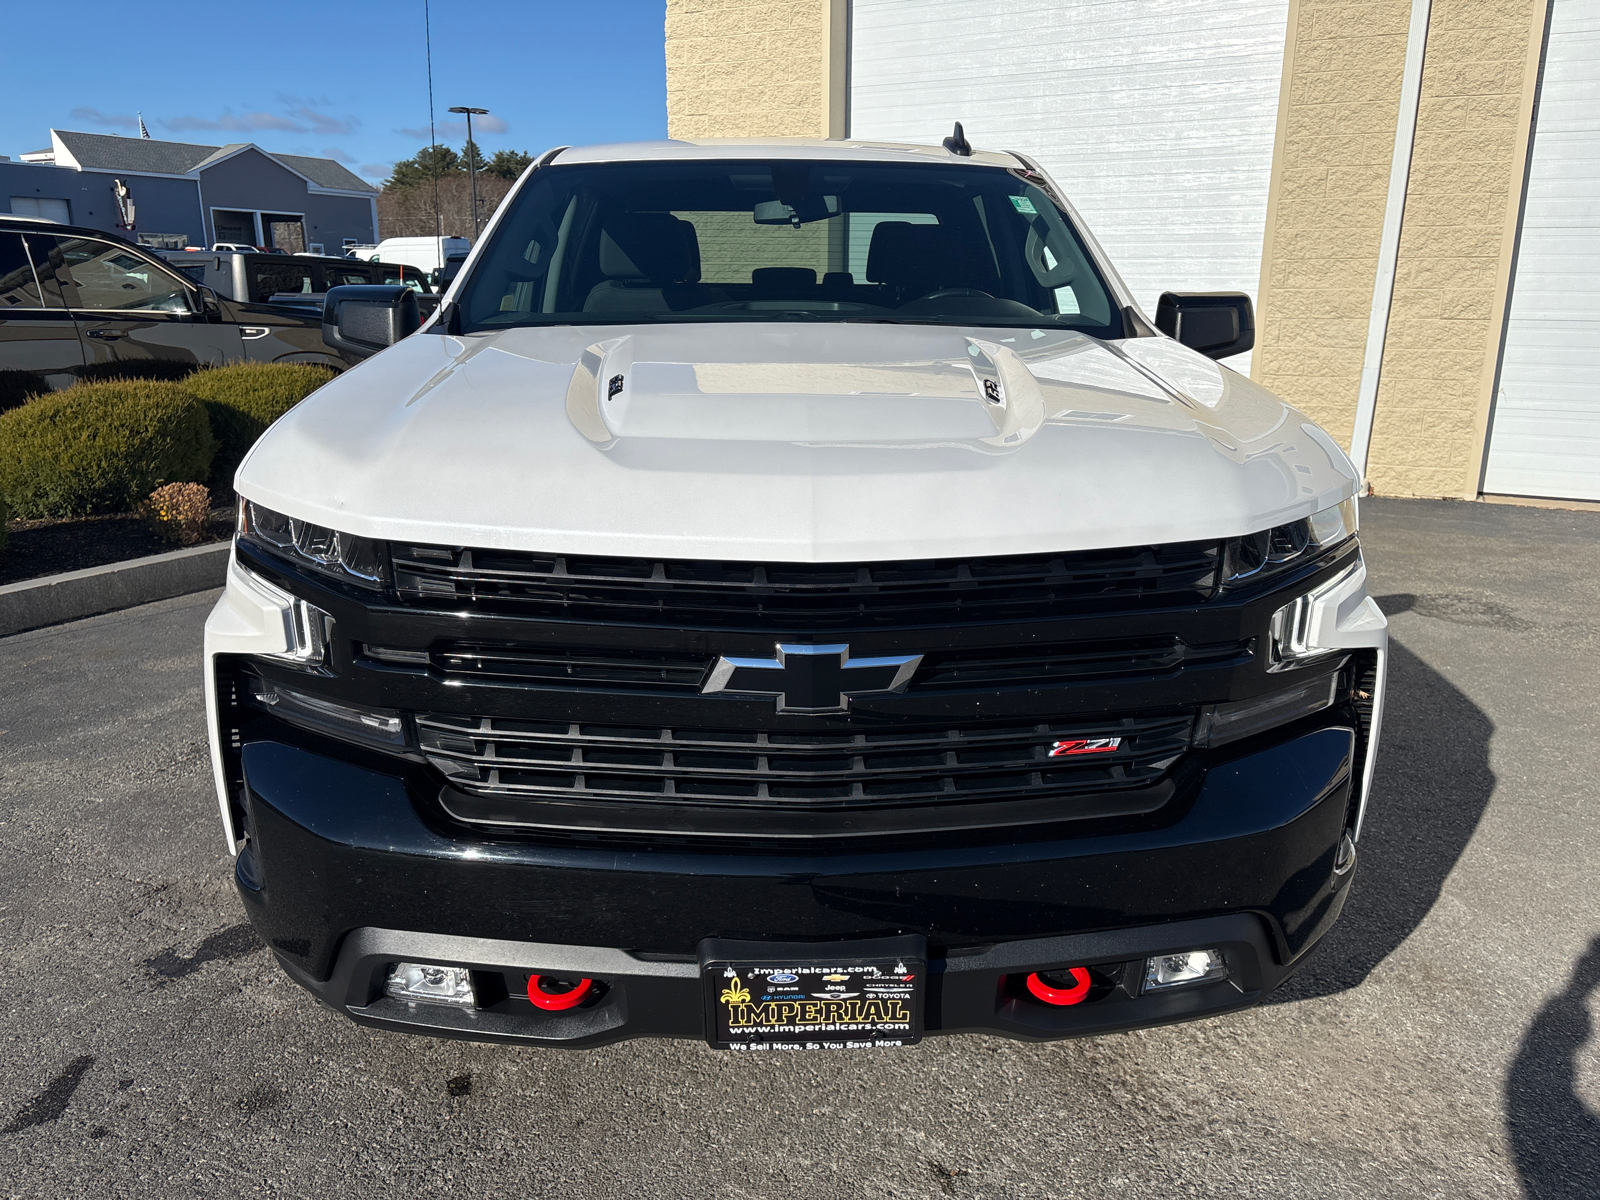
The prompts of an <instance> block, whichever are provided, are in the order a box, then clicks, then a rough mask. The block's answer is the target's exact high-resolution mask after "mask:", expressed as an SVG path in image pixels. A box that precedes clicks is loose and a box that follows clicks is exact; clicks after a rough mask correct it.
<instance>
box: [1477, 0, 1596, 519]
mask: <svg viewBox="0 0 1600 1200" xmlns="http://www.w3.org/2000/svg"><path fill="white" fill-rule="evenodd" d="M1483 490H1484V491H1486V492H1490V493H1497V494H1500V495H1509V496H1543V497H1551V498H1557V499H1568V500H1600V0H1554V3H1553V6H1552V12H1551V16H1550V36H1549V41H1548V43H1547V44H1546V46H1545V61H1544V79H1543V82H1542V84H1541V86H1540V90H1539V106H1538V110H1537V112H1536V114H1535V117H1534V131H1533V157H1532V161H1531V163H1530V165H1529V171H1528V190H1527V200H1526V203H1525V205H1524V207H1523V215H1522V232H1521V237H1520V239H1519V241H1518V246H1517V268H1516V276H1515V279H1514V281H1513V283H1512V291H1511V307H1510V313H1509V317H1508V320H1507V322H1506V341H1505V351H1504V354H1503V356H1502V358H1501V360H1500V386H1499V389H1498V391H1497V393H1496V396H1495V407H1494V424H1493V426H1492V427H1491V430H1490V437H1489V456H1488V463H1487V466H1486V469H1485V471H1484V481H1483Z"/></svg>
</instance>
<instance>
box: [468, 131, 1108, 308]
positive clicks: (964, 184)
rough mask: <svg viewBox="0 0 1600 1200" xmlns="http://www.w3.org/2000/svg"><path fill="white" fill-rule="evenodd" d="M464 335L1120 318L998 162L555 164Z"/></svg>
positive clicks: (496, 256) (498, 245)
mask: <svg viewBox="0 0 1600 1200" xmlns="http://www.w3.org/2000/svg"><path fill="white" fill-rule="evenodd" d="M460 319H461V329H462V331H463V332H473V331H476V330H490V329H501V328H505V327H508V326H513V325H571V324H582V325H594V324H605V323H616V324H624V323H627V324H632V323H636V322H659V321H780V320H802V321H819V320H820V321H893V322H915V323H919V324H944V325H969V326H970V325H997V326H1010V327H1018V326H1021V327H1029V326H1033V327H1066V328H1072V329H1080V330H1083V331H1084V332H1086V333H1091V334H1096V335H1099V336H1113V337H1120V336H1122V316H1121V313H1120V311H1119V310H1118V309H1117V307H1116V305H1115V304H1114V303H1113V301H1112V299H1111V297H1110V294H1109V292H1108V290H1107V288H1106V286H1105V284H1104V283H1103V282H1102V280H1101V278H1100V276H1099V274H1098V272H1096V270H1095V269H1094V266H1093V265H1092V264H1091V262H1090V260H1089V256H1088V255H1087V254H1086V253H1085V252H1084V249H1083V245H1082V243H1081V242H1080V241H1079V239H1078V237H1077V235H1076V233H1074V231H1073V229H1072V227H1071V225H1070V224H1069V223H1068V221H1067V218H1066V216H1065V214H1063V213H1062V212H1061V210H1060V209H1058V208H1057V207H1056V206H1055V204H1054V203H1052V202H1051V200H1050V198H1049V196H1048V195H1046V194H1045V193H1044V192H1043V191H1041V190H1040V189H1039V188H1037V187H1035V186H1034V185H1033V184H1031V183H1029V182H1027V181H1026V180H1025V179H1024V178H1022V177H1021V175H1020V173H1016V172H1012V171H1008V170H1003V169H1001V168H998V167H993V168H991V167H978V166H943V165H939V164H927V165H922V164H915V165H903V166H902V165H892V164H881V163H853V162H830V161H788V162H784V161H777V162H761V161H733V162H635V163H602V164H594V165H581V166H565V167H563V166H554V167H546V168H544V169H542V170H540V171H538V172H537V173H536V174H535V175H534V176H533V178H532V179H531V180H529V182H528V185H527V186H526V187H525V188H524V189H523V190H522V191H521V192H520V193H519V194H518V196H517V198H516V200H515V202H514V206H513V207H512V209H511V210H510V211H509V212H508V213H507V214H506V215H505V217H504V219H503V220H502V221H501V223H500V225H499V227H498V229H497V230H496V231H495V234H494V238H493V240H492V241H491V242H490V244H489V245H488V246H487V247H486V248H485V253H484V256H483V259H482V261H481V262H479V263H478V265H477V266H476V267H475V268H474V270H473V272H472V274H471V276H470V277H469V278H468V279H467V281H466V283H465V284H464V286H463V292H462V296H461V301H460Z"/></svg>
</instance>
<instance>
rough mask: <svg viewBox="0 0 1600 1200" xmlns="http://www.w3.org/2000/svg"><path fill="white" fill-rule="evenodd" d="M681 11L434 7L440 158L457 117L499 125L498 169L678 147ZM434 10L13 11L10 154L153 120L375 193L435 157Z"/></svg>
mask: <svg viewBox="0 0 1600 1200" xmlns="http://www.w3.org/2000/svg"><path fill="white" fill-rule="evenodd" d="M665 7H666V6H665V2H664V0H602V2H599V3H595V2H590V3H553V2H551V0H523V2H522V3H516V2H508V0H473V2H472V3H462V2H458V0H431V2H430V4H429V11H430V13H431V15H432V26H433V94H434V111H435V115H436V118H437V128H438V136H439V140H440V141H441V142H444V143H447V144H450V145H454V146H455V147H456V148H457V149H459V148H460V146H461V143H462V141H463V131H462V130H461V128H460V127H459V125H458V124H457V122H459V118H457V117H452V116H450V114H449V113H447V112H446V111H445V110H446V109H448V108H449V107H450V106H452V105H471V106H472V107H474V108H487V109H489V110H490V112H491V113H492V114H493V115H492V116H491V117H490V118H487V119H484V118H474V119H473V136H474V137H475V139H476V140H477V142H478V144H479V145H480V146H482V147H483V149H484V152H485V153H486V154H488V153H493V152H494V151H495V150H498V149H502V148H505V149H513V150H527V151H529V152H532V153H535V154H536V153H538V152H539V151H540V150H544V149H547V148H549V147H550V146H556V145H562V144H568V145H581V144H584V143H589V142H607V141H622V140H630V139H635V138H658V137H665V136H666V127H667V110H666V77H665V75H666V72H665V65H664V61H663V51H662V23H663V20H664V18H665ZM422 10H423V3H422V0H389V2H376V0H324V2H323V3H306V2H304V0H274V3H272V4H269V5H264V6H245V7H243V8H238V7H235V8H229V7H227V6H221V7H219V6H218V5H217V4H215V3H214V2H213V3H206V4H201V3H195V2H192V0H164V2H163V3H161V4H159V5H147V6H143V7H139V6H135V7H133V8H130V7H129V6H128V5H127V4H125V3H119V4H111V3H105V2H103V0H79V2H78V3H76V4H72V5H70V6H69V7H67V8H64V7H63V6H62V5H61V4H59V3H56V4H41V3H33V4H24V3H21V2H20V0H19V2H17V3H13V4H9V5H7V6H6V19H5V25H6V30H5V40H6V42H7V44H8V45H10V47H11V49H12V51H13V53H11V54H8V55H6V75H7V81H6V82H7V86H6V103H5V104H4V105H0V154H7V155H10V156H11V157H12V158H15V157H16V156H17V155H18V154H21V153H23V152H25V151H28V150H37V149H39V148H40V147H43V146H47V145H49V143H50V133H49V131H50V129H51V128H52V127H54V128H56V129H80V130H86V131H88V132H91V133H119V134H133V135H135V136H136V135H137V132H138V130H137V128H136V127H135V125H134V116H135V114H136V113H139V112H142V113H143V114H144V120H145V124H146V125H148V126H149V128H150V135H151V136H152V137H156V138H164V139H167V140H170V141H179V142H201V143H205V144H208V145H221V144H223V143H225V142H255V143H256V144H257V145H259V146H262V147H264V148H265V149H267V150H278V151H282V152H283V153H286V154H319V155H327V156H328V157H331V158H337V159H338V160H339V161H341V162H343V163H345V164H346V165H347V166H349V167H350V168H351V169H352V170H354V171H356V172H358V173H359V174H362V175H363V176H365V177H367V178H369V179H372V180H373V181H374V182H376V181H378V180H381V179H382V178H383V176H384V175H385V174H386V173H387V171H388V167H389V164H390V163H392V162H394V161H395V160H396V159H400V158H407V157H409V156H411V155H412V154H414V153H416V151H417V150H418V148H420V147H421V146H425V145H427V142H428V84H427V73H426V63H425V61H424V56H423V11H422ZM68 11H70V13H71V20H70V22H69V23H67V24H64V23H63V16H64V14H65V13H66V12H68ZM72 28H76V29H77V30H78V33H77V34H76V35H74V34H71V33H70V29H72ZM64 37H66V38H68V39H69V40H70V48H69V47H68V46H67V45H64V44H63V42H62V39H63V38H64ZM25 48H26V49H27V52H25V53H15V51H19V50H24V49H25Z"/></svg>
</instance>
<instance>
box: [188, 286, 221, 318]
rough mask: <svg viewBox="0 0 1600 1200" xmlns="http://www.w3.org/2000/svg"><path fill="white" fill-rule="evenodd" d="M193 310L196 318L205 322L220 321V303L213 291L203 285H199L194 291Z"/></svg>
mask: <svg viewBox="0 0 1600 1200" xmlns="http://www.w3.org/2000/svg"><path fill="white" fill-rule="evenodd" d="M193 308H194V311H195V315H196V316H199V317H203V318H205V319H206V320H207V321H217V320H220V319H221V316H222V301H220V300H218V299H217V293H216V291H215V290H214V289H212V288H208V287H207V286H206V285H205V284H203V283H202V284H199V285H198V286H197V287H196V288H195V290H194V305H193Z"/></svg>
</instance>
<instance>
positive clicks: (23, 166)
mask: <svg viewBox="0 0 1600 1200" xmlns="http://www.w3.org/2000/svg"><path fill="white" fill-rule="evenodd" d="M377 195H378V190H377V189H376V188H374V187H373V186H372V185H371V184H369V183H367V182H365V181H364V180H362V179H360V178H358V177H357V176H356V175H354V174H352V173H351V172H350V171H348V170H346V169H345V168H344V167H343V166H341V165H340V164H339V163H337V162H335V161H334V160H333V159H331V158H306V157H302V156H300V155H297V154H272V153H268V152H267V151H265V150H263V149H261V147H260V146H257V145H254V144H253V143H251V142H235V143H232V144H231V145H227V146H197V145H194V144H192V143H189V142H159V141H155V140H154V139H151V138H136V137H115V136H112V135H109V134H103V133H74V132H71V131H70V130H61V129H52V130H51V131H50V148H49V149H48V150H36V151H33V152H32V153H29V154H24V155H22V156H21V157H20V160H19V161H16V162H12V161H7V160H0V212H5V211H9V212H11V213H14V214H16V215H19V216H23V215H25V216H40V217H49V218H51V219H52V220H56V221H63V222H70V223H71V224H74V225H87V226H90V227H92V228H96V229H106V230H111V231H114V232H117V233H120V234H121V235H122V236H123V237H126V238H129V239H130V240H134V241H143V242H146V243H148V244H151V245H165V246H168V247H169V248H172V249H178V248H180V247H181V246H183V245H189V246H210V245H212V244H213V243H215V242H240V243H244V244H246V245H251V246H265V247H277V248H281V249H284V250H288V251H290V252H291V253H292V252H295V251H300V250H311V251H318V250H321V251H322V252H323V253H327V254H338V253H340V251H341V249H342V247H344V246H347V245H354V244H357V243H362V244H366V243H372V242H376V241H377V240H378V206H377ZM130 212H131V216H132V220H131V221H130V220H129V219H128V218H129V214H130Z"/></svg>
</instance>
